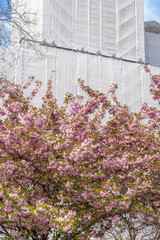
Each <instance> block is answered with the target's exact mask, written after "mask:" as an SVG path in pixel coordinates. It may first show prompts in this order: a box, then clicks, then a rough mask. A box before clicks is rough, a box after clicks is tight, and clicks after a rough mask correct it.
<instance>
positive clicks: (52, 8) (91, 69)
mask: <svg viewBox="0 0 160 240" xmlns="http://www.w3.org/2000/svg"><path fill="white" fill-rule="evenodd" d="M13 1H16V0H13ZM23 1H26V0H23ZM33 2H34V4H33ZM28 4H30V6H31V8H33V10H36V6H37V9H38V11H39V13H40V14H41V18H40V22H39V23H42V25H41V24H40V25H39V26H42V27H40V28H38V31H39V33H40V36H41V37H42V38H45V39H46V41H47V42H50V43H51V42H53V41H54V40H55V42H56V44H57V45H58V46H60V47H62V48H61V49H59V48H58V47H54V48H52V47H46V46H40V47H39V53H40V55H39V53H38V55H37V53H36V52H35V51H31V50H29V49H27V44H26V42H25V41H23V42H22V43H21V46H20V50H19V51H18V52H17V53H15V60H14V61H13V64H12V65H13V66H12V68H11V69H13V71H11V70H10V72H12V79H15V82H16V83H20V84H23V83H24V82H25V81H26V80H27V78H28V77H29V76H35V78H36V79H38V80H41V81H42V83H43V85H42V87H41V90H40V93H39V95H37V97H36V100H35V105H38V104H40V102H41V97H42V96H43V95H44V92H45V90H46V85H47V80H49V79H51V80H52V82H53V94H54V96H55V97H56V98H57V99H58V102H59V104H60V105H61V104H62V103H63V100H64V97H65V94H66V93H67V92H68V91H69V92H71V93H73V94H74V95H76V94H81V93H82V92H81V90H80V89H79V86H78V84H77V79H78V78H82V79H83V80H85V82H86V85H90V86H91V87H92V88H93V89H95V90H99V91H102V92H104V93H107V91H108V89H109V87H110V86H111V84H112V83H118V86H119V87H118V90H117V97H118V100H119V101H120V102H121V103H122V104H127V105H129V107H130V108H131V109H132V110H134V111H137V110H138V109H139V107H140V106H141V104H142V102H143V101H148V102H149V103H150V104H153V101H152V100H151V97H149V96H150V94H149V84H150V80H149V75H148V74H146V73H145V72H144V68H143V67H144V65H143V64H141V63H138V62H131V61H132V60H135V61H138V60H139V59H141V58H142V59H144V24H143V0H99V1H97V0H40V1H39V0H33V1H31V0H29V1H28ZM33 44H34V43H33ZM63 47H67V48H70V50H69V49H68V50H66V49H63ZM83 47H84V50H85V51H89V52H91V53H97V52H98V51H99V50H100V52H101V54H103V55H109V56H112V55H114V54H115V55H116V57H119V59H117V58H114V57H112V58H107V56H106V57H105V56H102V55H101V54H97V55H92V54H89V53H87V52H85V53H83V50H82V52H79V51H75V50H76V49H82V48H83ZM73 49H74V51H73ZM124 59H128V60H129V61H128V62H127V61H124ZM152 71H153V73H155V72H156V73H160V68H156V67H152ZM10 76H11V74H10V75H9V74H8V78H10Z"/></svg>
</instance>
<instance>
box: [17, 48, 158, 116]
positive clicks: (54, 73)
mask: <svg viewBox="0 0 160 240" xmlns="http://www.w3.org/2000/svg"><path fill="white" fill-rule="evenodd" d="M41 48H42V51H43V58H36V57H35V55H34V51H31V52H30V51H29V50H26V49H23V48H22V49H21V52H19V56H18V58H19V61H18V64H17V66H16V69H17V71H15V73H16V76H15V77H16V78H15V79H16V80H15V81H16V82H17V83H20V84H22V83H24V82H25V81H26V80H27V78H28V77H29V76H35V79H38V80H40V81H42V83H43V85H42V87H41V90H40V93H39V95H38V96H37V98H36V101H35V104H36V105H39V104H40V103H41V97H42V96H43V95H44V93H45V90H46V85H47V80H49V79H51V80H52V83H53V84H52V85H53V94H54V96H55V97H56V98H57V99H58V102H59V104H60V105H61V104H62V103H63V101H64V97H65V94H66V93H67V92H71V93H73V94H74V95H77V94H82V91H81V90H80V89H79V86H78V83H77V79H78V78H81V79H83V80H85V83H86V85H89V86H91V87H92V88H93V89H94V90H99V91H100V92H103V93H106V94H107V91H108V89H109V87H110V86H111V84H112V83H117V84H118V90H117V97H118V100H119V101H120V102H121V103H122V104H127V105H128V106H129V107H130V109H131V110H133V111H138V109H139V108H140V106H141V104H142V103H143V102H144V101H146V102H148V103H149V104H151V105H153V104H154V101H153V100H152V98H151V96H150V93H149V85H150V78H149V74H147V73H145V71H144V65H143V64H139V63H131V62H126V61H123V60H116V59H113V58H106V57H102V56H92V55H89V54H85V53H79V52H72V51H67V50H63V49H56V48H46V47H45V48H44V47H41ZM151 70H152V73H153V74H158V73H160V68H159V67H153V66H152V67H151ZM32 87H33V86H32Z"/></svg>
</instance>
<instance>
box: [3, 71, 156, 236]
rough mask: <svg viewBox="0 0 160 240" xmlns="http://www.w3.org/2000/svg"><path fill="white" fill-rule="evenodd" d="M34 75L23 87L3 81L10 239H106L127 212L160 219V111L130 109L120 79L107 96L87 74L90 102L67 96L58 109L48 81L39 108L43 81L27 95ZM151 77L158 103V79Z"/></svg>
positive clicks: (5, 186)
mask: <svg viewBox="0 0 160 240" xmlns="http://www.w3.org/2000/svg"><path fill="white" fill-rule="evenodd" d="M146 70H147V68H146ZM33 80H34V78H32V77H31V78H30V79H29V81H28V82H27V83H25V85H24V86H23V87H21V86H18V85H15V84H12V83H10V82H8V81H6V80H4V79H1V80H0V86H1V87H0V99H1V102H2V106H1V109H0V115H1V120H0V233H1V234H2V235H3V236H4V237H5V239H14V240H16V239H23V240H28V239H32V240H47V239H52V240H58V239H62V240H71V239H74V240H76V239H81V240H83V239H90V237H103V236H104V235H105V233H106V232H107V231H110V230H112V229H113V228H114V227H116V229H122V227H123V221H124V220H125V221H127V217H128V216H132V217H134V216H138V217H139V216H141V218H143V220H144V221H145V223H146V224H151V222H153V221H154V222H155V221H156V222H157V224H160V221H159V213H160V208H159V206H160V194H159V190H160V184H159V183H160V182H159V174H160V168H159V166H160V165H159V151H160V139H159V134H160V131H159V124H160V111H159V110H158V109H156V108H151V107H149V106H147V105H146V104H144V105H143V106H142V108H141V109H140V112H139V113H133V112H130V110H129V108H128V107H127V106H126V105H121V104H120V103H119V102H118V100H117V98H116V88H117V86H116V85H113V86H112V87H111V88H110V90H109V92H108V94H107V95H105V94H103V93H99V92H98V91H93V90H92V89H91V88H90V87H89V86H85V83H84V82H83V81H82V80H78V81H79V86H80V87H81V89H82V90H83V91H84V92H85V93H86V94H87V95H88V99H87V100H85V99H84V98H83V97H81V96H76V97H75V96H73V95H72V94H67V95H66V98H65V100H64V105H63V106H61V107H59V106H58V104H57V101H56V99H55V98H54V97H53V95H52V86H51V82H50V81H49V82H48V88H47V92H46V95H45V96H44V97H43V100H42V106H41V107H35V106H33V105H32V100H33V98H34V96H35V95H36V93H37V92H38V89H39V88H40V86H41V83H40V82H38V81H36V87H35V89H33V90H32V92H31V93H30V96H28V97H25V96H24V91H25V89H26V88H27V87H28V86H29V85H30V84H31V82H32V81H33ZM152 80H153V85H152V94H153V97H154V99H155V100H158V101H159V98H160V95H159V93H160V78H159V77H158V76H153V77H152ZM110 97H111V98H110ZM107 114H108V116H109V117H107V118H106V115H107ZM125 216H126V218H125ZM132 239H133V238H132Z"/></svg>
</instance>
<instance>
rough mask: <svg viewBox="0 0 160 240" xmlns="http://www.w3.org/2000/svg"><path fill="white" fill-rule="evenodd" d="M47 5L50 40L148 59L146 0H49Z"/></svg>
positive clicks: (45, 32) (46, 31)
mask: <svg viewBox="0 0 160 240" xmlns="http://www.w3.org/2000/svg"><path fill="white" fill-rule="evenodd" d="M43 6H44V9H43V37H44V38H45V39H46V40H47V41H50V42H52V41H53V40H55V42H56V44H57V45H59V46H65V47H69V48H75V49H76V48H78V49H81V48H83V47H84V49H86V50H88V51H91V52H97V51H99V50H100V51H101V52H102V53H103V54H108V55H113V54H116V55H117V56H119V57H123V58H127V59H134V60H135V59H137V60H138V59H139V58H142V59H144V36H143V28H144V26H143V0H99V1H97V0H47V1H45V2H44V5H43ZM139 13H140V14H139Z"/></svg>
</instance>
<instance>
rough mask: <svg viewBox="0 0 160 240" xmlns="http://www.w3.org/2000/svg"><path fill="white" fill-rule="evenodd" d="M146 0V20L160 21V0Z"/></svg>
mask: <svg viewBox="0 0 160 240" xmlns="http://www.w3.org/2000/svg"><path fill="white" fill-rule="evenodd" d="M143 1H144V20H145V21H149V20H155V21H157V22H159V23H160V0H143Z"/></svg>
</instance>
